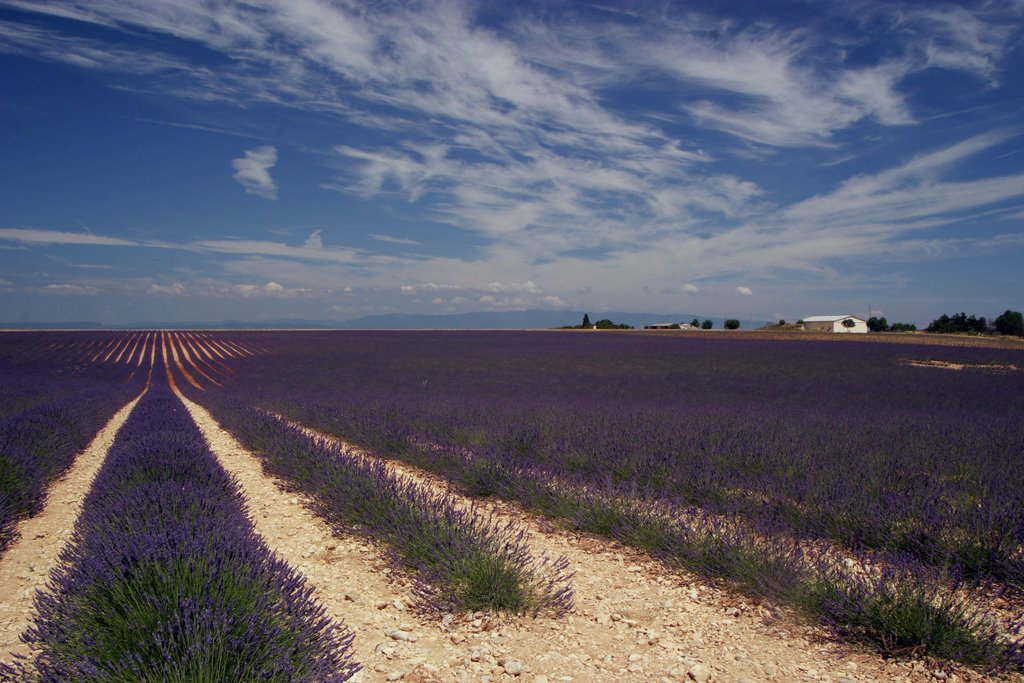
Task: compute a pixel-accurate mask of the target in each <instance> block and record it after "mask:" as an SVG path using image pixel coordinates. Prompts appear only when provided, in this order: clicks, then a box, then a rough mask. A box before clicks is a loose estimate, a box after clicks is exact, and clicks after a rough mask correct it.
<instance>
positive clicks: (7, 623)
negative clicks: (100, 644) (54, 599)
mask: <svg viewBox="0 0 1024 683" xmlns="http://www.w3.org/2000/svg"><path fill="white" fill-rule="evenodd" d="M138 402H139V399H138V398H135V399H134V400H132V401H131V402H130V403H128V404H127V405H125V406H124V407H123V408H121V409H120V410H119V411H117V413H116V414H115V415H114V416H113V417H112V418H111V419H110V421H109V422H107V424H106V425H105V426H104V427H103V428H102V429H101V430H100V431H99V433H98V434H97V435H96V437H95V438H94V439H93V440H92V442H91V443H89V445H88V446H87V447H86V448H85V450H84V451H82V453H81V454H80V455H79V456H78V457H77V458H75V462H74V465H72V467H71V468H70V469H69V470H68V471H67V473H66V474H65V475H64V476H63V477H61V478H60V479H59V480H58V481H56V482H55V483H54V484H53V486H52V487H51V488H50V491H49V495H48V496H47V501H46V506H45V507H44V508H43V510H42V512H40V513H39V514H38V515H35V516H33V517H29V518H27V519H25V520H22V521H21V523H20V524H19V525H18V528H17V534H18V540H17V541H15V542H14V544H13V545H12V546H11V547H10V548H9V549H8V550H7V552H5V553H4V554H3V555H2V556H0V615H2V617H0V662H11V661H12V660H13V656H14V655H24V654H26V653H27V651H28V648H27V646H26V645H25V644H24V643H22V642H21V641H20V640H19V636H20V635H21V634H22V633H23V632H24V631H25V629H26V628H27V627H28V625H29V621H30V619H31V616H32V609H31V607H32V596H33V594H34V592H35V590H36V589H37V588H41V587H42V586H43V584H44V582H45V580H46V576H47V575H48V574H49V572H50V570H51V569H52V568H53V567H54V566H56V564H57V558H58V556H59V555H60V553H61V551H62V548H63V547H64V545H65V544H66V543H67V542H68V540H69V539H70V537H71V530H72V527H73V526H74V523H75V519H77V518H78V514H79V512H80V511H81V508H82V500H83V499H84V498H85V494H86V493H87V492H88V490H89V488H90V487H91V486H92V481H93V479H94V478H95V477H96V473H97V472H98V471H99V468H100V466H101V465H102V464H103V459H104V458H105V457H106V454H107V450H108V449H109V448H110V445H111V444H112V443H113V442H114V437H115V435H116V434H117V432H118V430H119V429H120V428H121V425H123V424H124V422H125V420H126V419H128V415H129V414H131V412H132V410H133V409H134V408H135V405H136V404H137V403H138Z"/></svg>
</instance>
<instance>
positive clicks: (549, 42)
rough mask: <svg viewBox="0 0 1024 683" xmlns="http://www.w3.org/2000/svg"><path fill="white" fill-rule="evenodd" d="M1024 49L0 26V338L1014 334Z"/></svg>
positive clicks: (856, 38) (925, 39) (12, 17)
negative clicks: (541, 319) (626, 324)
mask: <svg viewBox="0 0 1024 683" xmlns="http://www.w3.org/2000/svg"><path fill="white" fill-rule="evenodd" d="M1022 24H1024V0H992V1H988V2H977V3H963V2H958V3H950V4H943V3H940V2H919V3H897V2H885V3H881V2H856V1H854V2H843V3H833V2H822V1H815V0H808V1H806V2H664V1H659V2H625V1H623V2H619V1H616V2H529V3H528V2H516V3H509V2H504V1H497V0H495V1H482V2H464V1H463V2H460V1H451V2H444V1H438V2H423V3H414V2H389V1H384V2H373V3H366V2H356V1H353V2H346V1H343V0H335V1H333V2H328V1H327V0H251V1H249V2H234V3H226V2H210V1H206V0H202V1H201V0H149V1H145V0H48V1H47V2H45V3H42V2H34V1H33V2H28V1H23V0H0V92H2V93H3V96H2V97H0V321H33V322H41V321H71V320H96V321H100V322H104V323H111V324H115V323H131V322H139V321H168V322H171V321H180V320H196V321H204V320H210V321H213V320H223V319H246V320H262V319H274V318H281V317H300V318H311V319H334V320H344V319H348V318H354V317H357V316H361V315H366V314H371V313H388V312H417V313H451V312H463V311H479V310H509V309H526V308H556V309H558V308H565V309H567V310H570V309H571V310H577V309H578V310H591V311H599V310H632V311H651V310H653V311H664V312H692V313H694V314H698V315H709V316H710V315H732V316H735V317H739V318H743V319H746V318H749V317H753V318H764V319H775V318H787V319H796V318H799V317H803V316H808V315H815V314H833V313H834V314H846V313H855V314H861V315H866V314H867V313H868V310H869V308H868V307H869V306H870V307H871V309H872V311H873V312H874V313H876V314H878V313H881V314H883V315H885V316H886V317H888V319H889V320H890V321H894V320H902V321H910V322H917V323H919V324H920V323H927V322H928V321H929V320H931V319H932V318H934V317H936V316H938V315H939V314H941V313H944V312H945V313H953V312H957V311H960V310H964V311H967V312H968V313H972V314H977V315H986V316H991V315H996V314H998V313H1000V312H1002V311H1003V310H1005V309H1006V308H1013V309H1015V310H1021V309H1022V308H1024V268H1022V267H1021V264H1022V263H1024V115H1022V114H1021V112H1022V111H1024V46H1022V40H1024V31H1022V28H1021V27H1022ZM569 322H574V321H569Z"/></svg>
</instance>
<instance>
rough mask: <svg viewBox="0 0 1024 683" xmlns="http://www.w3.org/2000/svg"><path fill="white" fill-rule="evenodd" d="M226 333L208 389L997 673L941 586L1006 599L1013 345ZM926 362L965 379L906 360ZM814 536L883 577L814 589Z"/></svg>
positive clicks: (879, 638) (820, 582) (865, 634)
mask: <svg viewBox="0 0 1024 683" xmlns="http://www.w3.org/2000/svg"><path fill="white" fill-rule="evenodd" d="M247 342H248V343H253V344H259V345H261V346H262V347H263V348H265V349H267V350H268V353H267V354H265V355H263V356H261V357H258V358H251V359H246V360H244V361H242V362H240V363H239V365H238V374H237V377H236V380H235V381H234V382H232V383H231V384H230V385H228V386H226V387H225V388H224V390H223V392H218V393H223V394H227V395H230V396H235V397H238V398H239V399H240V400H244V401H247V402H249V403H251V404H254V405H256V406H258V407H261V408H263V409H265V410H268V411H272V412H275V413H279V414H282V415H284V416H286V417H288V418H290V419H293V420H296V421H298V422H300V423H302V424H305V425H308V426H310V427H313V428H315V429H318V430H320V431H323V432H326V433H329V434H332V435H336V436H339V437H341V438H343V439H345V440H347V441H350V442H354V443H357V444H359V445H361V446H363V447H366V448H368V449H370V450H372V451H374V452H375V453H377V454H379V455H381V456H384V457H390V458H397V459H401V460H403V461H405V462H409V463H411V464H414V465H417V466H420V467H424V468H427V469H430V470H432V471H434V472H436V473H438V474H440V475H442V476H444V477H445V478H447V479H448V480H449V481H451V482H452V483H454V484H455V485H457V486H460V487H461V488H462V489H463V490H464V491H465V492H467V493H469V494H471V495H480V496H486V495H492V496H498V497H502V498H506V499H509V500H514V501H518V502H520V503H522V504H525V505H527V506H528V507H531V508H532V509H534V510H537V511H540V512H542V513H544V514H548V515H551V516H553V517H555V518H558V519H561V520H563V521H564V522H565V523H567V524H569V525H572V526H575V527H576V528H581V529H585V530H588V531H592V532H595V533H601V534H605V535H608V536H611V537H613V538H617V539H619V540H622V541H624V542H627V543H630V544H632V545H635V546H637V547H641V548H644V549H647V550H649V551H650V552H652V553H653V554H655V555H656V556H658V557H661V558H662V559H664V560H666V561H668V562H670V563H675V562H678V563H681V564H684V565H686V566H688V567H690V568H691V569H695V570H697V571H700V572H702V573H705V574H707V575H709V576H721V577H724V578H727V579H729V580H731V581H734V582H735V583H736V584H737V585H739V586H740V587H741V588H742V589H743V590H747V591H750V592H754V593H756V594H761V595H769V596H771V597H774V598H776V599H781V600H785V601H787V602H789V603H791V604H797V605H800V606H804V607H806V609H807V610H808V612H810V613H812V614H815V615H817V616H819V617H821V618H823V619H824V620H825V621H826V622H827V623H830V624H833V625H837V626H835V630H836V631H837V632H840V631H843V629H846V631H845V632H846V633H847V634H849V635H850V636H851V637H852V634H854V633H858V634H860V635H861V637H862V639H864V640H868V641H870V642H873V643H874V644H875V645H876V646H878V647H879V648H880V649H882V650H883V651H905V649H903V648H904V644H905V643H907V642H911V643H916V645H915V646H913V647H918V648H919V649H920V651H927V652H930V653H932V654H934V655H936V656H941V657H954V658H958V659H962V660H964V661H972V662H975V663H986V665H991V666H1003V665H1006V666H1019V665H1020V659H1019V652H1018V650H1017V649H1015V648H1014V647H1013V646H1009V645H1007V644H1006V642H1005V641H1004V640H1003V639H1002V637H1001V636H1000V635H999V631H1000V628H999V627H998V626H997V625H994V624H992V623H991V622H989V621H987V620H984V619H982V620H976V619H974V618H973V616H971V618H967V619H960V618H958V617H956V616H955V614H954V613H955V612H957V610H961V612H962V611H963V610H962V609H961V608H963V609H967V608H966V607H964V605H966V603H964V605H960V604H959V603H957V602H956V600H954V599H952V598H950V599H949V600H947V599H946V597H943V596H947V597H948V596H950V595H953V596H955V595H958V594H957V593H955V592H954V593H949V592H948V591H946V588H945V587H948V585H949V583H950V582H951V581H952V582H957V581H962V583H960V584H957V585H960V586H961V587H962V588H963V591H970V590H973V588H972V586H975V585H977V584H981V585H983V586H984V585H987V583H988V582H990V581H997V582H1001V583H1002V584H1003V586H1005V587H1006V588H1007V589H1008V590H1009V592H1010V593H1011V594H1012V593H1014V592H1015V591H1019V590H1020V589H1021V587H1022V586H1024V554H1022V553H1021V550H1020V549H1021V548H1022V547H1024V467H1021V465H1022V464H1024V463H1022V462H1021V459H1022V457H1024V420H1021V419H1020V416H1021V415H1024V394H1021V392H1020V391H1019V377H1018V376H1017V375H1015V374H1013V372H1012V371H1007V370H1005V368H1006V367H1008V366H1012V365H1014V364H1016V365H1017V366H1019V365H1020V352H1019V351H1016V350H1012V349H985V348H946V347H943V348H938V347H928V346H918V345H913V344H905V345H903V344H900V345H895V344H894V345H888V344H886V345H882V344H866V343H855V342H846V341H844V342H809V341H800V342H790V343H780V342H777V341H771V340H765V341H761V340H756V339H749V338H747V339H735V340H733V339H730V340H728V341H726V340H720V339H709V338H706V337H701V338H697V337H689V338H678V337H677V338H671V339H668V338H654V337H651V336H637V335H619V334H594V335H589V334H587V335H577V334H572V335H569V334H558V333H517V332H508V333H493V332H492V333H487V332H460V333H448V332H402V333H395V332H379V333H378V332H323V333H302V334H297V333H251V334H250V336H249V337H248V338H247ZM930 358H940V359H944V360H948V361H951V362H962V363H968V364H970V365H972V366H986V367H987V369H986V367H982V368H979V369H974V370H971V371H965V372H961V373H956V374H950V373H949V372H948V371H944V370H939V369H934V368H920V367H914V366H913V365H911V364H910V363H909V361H910V360H915V359H925V360H926V359H930ZM665 509H675V510H677V511H679V512H678V514H679V515H680V519H681V521H682V523H681V524H674V523H672V520H671V519H668V520H666V519H665V518H664V517H663V515H661V514H660V513H659V512H658V511H661V510H665ZM714 520H730V521H729V522H728V524H725V525H719V524H718V523H717V522H714ZM765 539H768V541H766V540H765ZM807 541H811V542H812V543H810V544H808V543H807ZM819 541H825V542H826V543H825V544H824V546H823V545H822V544H821V543H819ZM832 543H835V544H839V545H840V546H845V547H846V548H847V549H848V550H851V551H854V552H856V553H863V554H865V556H867V557H869V558H871V561H872V562H876V563H883V564H885V563H891V564H894V565H898V566H901V567H903V568H904V571H901V572H900V573H899V574H898V575H896V574H894V575H892V576H888V577H887V578H885V580H884V581H883V582H882V583H878V584H875V583H871V584H867V583H864V584H857V583H856V581H853V580H852V577H845V576H839V575H837V576H833V575H832V574H830V573H829V572H828V571H825V569H826V568H828V567H829V566H831V565H830V564H829V562H830V561H831V560H829V558H828V557H827V556H821V557H819V556H818V552H819V551H818V550H816V549H818V548H822V547H827V545H828V544H832ZM915 575H919V576H921V577H927V578H922V579H921V580H920V581H917V582H916V583H915V582H911V583H908V582H907V581H906V580H905V577H907V576H915ZM848 579H849V580H848ZM851 586H852V587H851ZM963 591H962V592H961V593H960V594H962V593H963ZM897 598H898V599H897ZM888 603H891V604H892V613H891V614H888V615H885V610H882V609H875V607H872V608H870V609H868V608H867V607H863V606H871V605H874V606H876V607H877V606H879V605H885V604H888ZM923 604H929V605H933V606H936V608H935V611H934V613H933V612H929V610H927V609H923V608H921V605H923ZM850 605H860V606H862V607H858V608H857V609H852V608H850ZM969 611H970V610H968V612H969ZM879 614H883V615H884V616H885V618H880V617H879ZM971 614H972V615H973V613H971ZM914 615H916V616H914ZM975 616H976V615H975ZM922 623H924V624H926V625H930V626H928V627H927V628H925V627H922ZM839 624H845V626H838V625H839ZM961 626H962V627H963V628H961ZM932 627H934V629H935V630H934V631H930V630H929V629H931V628H932ZM952 631H960V632H961V636H962V637H961V636H956V637H950V638H946V637H945V635H943V634H947V635H948V633H950V632H952ZM965 633H966V634H967V635H963V634H965ZM894 634H895V635H894ZM964 643H967V645H965V644H964ZM972 643H973V644H972ZM986 643H989V644H992V643H996V645H993V646H992V647H990V646H989V645H986ZM972 652H973V654H972Z"/></svg>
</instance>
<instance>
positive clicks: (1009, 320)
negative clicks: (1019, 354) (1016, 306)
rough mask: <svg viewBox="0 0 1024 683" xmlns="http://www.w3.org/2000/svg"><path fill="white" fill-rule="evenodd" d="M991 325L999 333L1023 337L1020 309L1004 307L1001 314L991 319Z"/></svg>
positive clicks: (1023, 320) (1023, 329)
mask: <svg viewBox="0 0 1024 683" xmlns="http://www.w3.org/2000/svg"><path fill="white" fill-rule="evenodd" d="M992 325H993V327H995V328H996V332H998V333H999V334H1005V335H1008V336H1014V337H1024V314H1021V312H1020V311H1011V310H1010V309H1006V311H1004V312H1003V314H1002V315H1001V316H999V317H998V318H996V319H995V320H994V321H992Z"/></svg>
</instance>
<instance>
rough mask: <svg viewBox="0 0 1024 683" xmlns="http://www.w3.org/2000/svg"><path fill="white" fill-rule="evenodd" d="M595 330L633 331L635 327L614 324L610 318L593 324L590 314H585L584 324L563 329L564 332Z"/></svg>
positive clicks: (567, 326)
mask: <svg viewBox="0 0 1024 683" xmlns="http://www.w3.org/2000/svg"><path fill="white" fill-rule="evenodd" d="M594 328H597V329H599V330H631V329H633V326H632V325H627V324H626V323H614V322H612V321H611V320H609V319H608V318H603V319H601V320H598V321H597V322H596V323H592V322H590V314H589V313H584V314H583V322H582V323H580V324H579V325H566V326H565V327H563V328H562V329H563V330H591V329H594Z"/></svg>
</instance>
